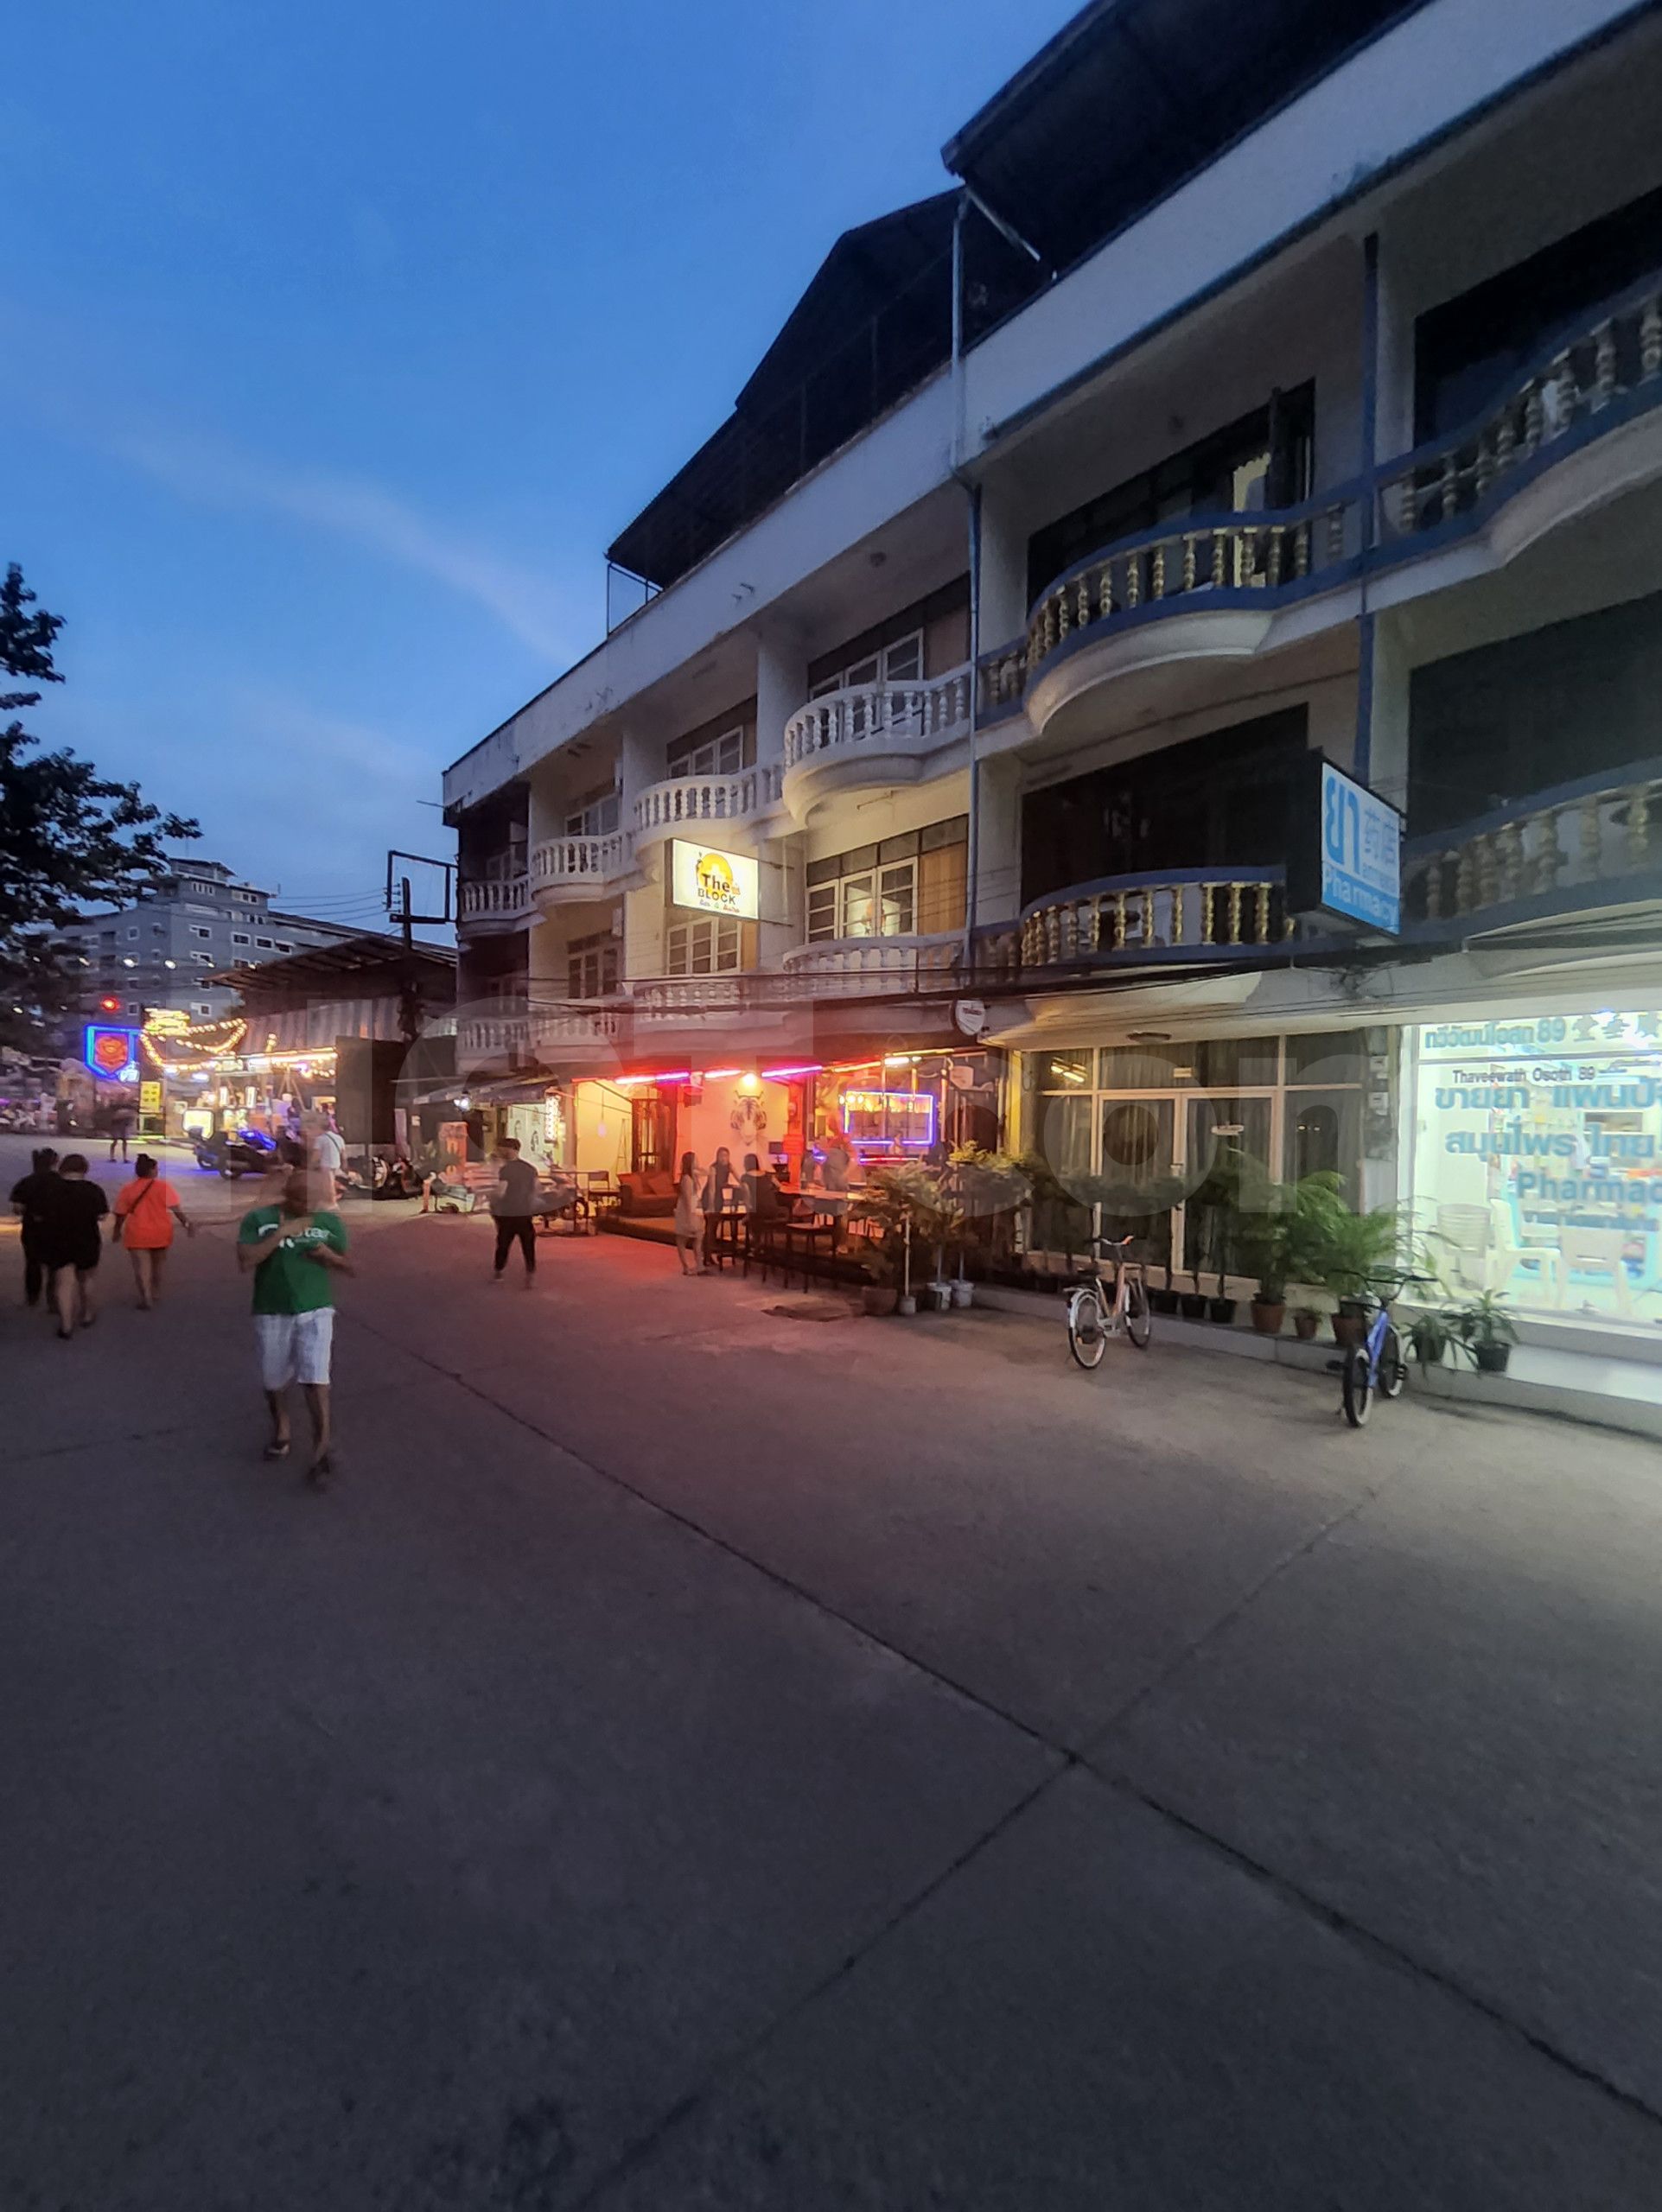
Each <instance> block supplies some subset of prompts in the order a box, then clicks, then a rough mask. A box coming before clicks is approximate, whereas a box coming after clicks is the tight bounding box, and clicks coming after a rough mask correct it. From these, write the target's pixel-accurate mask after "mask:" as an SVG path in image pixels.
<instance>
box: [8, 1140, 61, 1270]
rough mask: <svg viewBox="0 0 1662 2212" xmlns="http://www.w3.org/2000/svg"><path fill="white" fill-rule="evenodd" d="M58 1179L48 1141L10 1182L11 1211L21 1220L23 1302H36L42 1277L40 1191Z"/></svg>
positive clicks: (55, 1162) (55, 1161)
mask: <svg viewBox="0 0 1662 2212" xmlns="http://www.w3.org/2000/svg"><path fill="white" fill-rule="evenodd" d="M57 1179H58V1155H57V1154H56V1153H55V1152H54V1149H53V1148H52V1147H51V1146H50V1145H49V1144H43V1145H41V1147H40V1149H39V1150H38V1151H37V1152H35V1153H34V1154H31V1155H30V1167H29V1173H28V1174H27V1175H25V1176H24V1177H23V1178H22V1180H21V1181H19V1182H16V1183H14V1184H13V1185H12V1186H11V1203H12V1208H13V1211H15V1212H16V1213H19V1214H21V1215H22V1222H23V1303H24V1304H25V1305H26V1306H38V1305H39V1304H40V1302H41V1285H42V1284H43V1283H44V1282H45V1281H46V1262H44V1261H43V1260H42V1259H41V1211H40V1195H41V1191H42V1190H43V1189H44V1188H45V1186H46V1185H48V1183H55V1182H56V1181H57Z"/></svg>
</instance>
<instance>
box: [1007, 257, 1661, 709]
mask: <svg viewBox="0 0 1662 2212" xmlns="http://www.w3.org/2000/svg"><path fill="white" fill-rule="evenodd" d="M1659 403H1662V275H1657V276H1652V277H1648V278H1646V281H1645V282H1644V283H1642V284H1640V285H1638V286H1636V287H1634V288H1633V290H1631V291H1630V292H1627V293H1624V294H1623V295H1621V296H1620V297H1619V298H1617V299H1614V300H1612V301H1609V302H1606V303H1605V304H1604V305H1603V306H1602V307H1601V308H1598V309H1596V310H1595V312H1593V313H1592V314H1590V315H1588V316H1587V317H1586V318H1585V319H1584V320H1583V321H1582V324H1581V325H1580V327H1578V328H1577V329H1576V330H1575V331H1573V332H1571V333H1570V334H1560V335H1559V336H1558V337H1557V339H1556V340H1554V342H1553V343H1552V345H1551V346H1549V347H1548V348H1547V349H1545V351H1544V353H1542V355H1541V356H1540V357H1539V358H1538V359H1537V361H1536V362H1535V364H1534V365H1533V366H1532V367H1531V369H1530V370H1528V371H1527V372H1525V373H1523V374H1520V375H1519V376H1518V377H1517V378H1515V379H1514V380H1513V381H1512V382H1511V383H1509V384H1508V385H1506V387H1505V388H1504V389H1503V390H1501V391H1499V392H1498V393H1497V394H1496V396H1495V397H1494V399H1493V401H1492V402H1491V404H1489V405H1488V406H1487V408H1485V409H1484V410H1482V411H1481V413H1480V414H1479V415H1478V416H1476V417H1475V418H1474V420H1473V421H1472V422H1471V423H1468V425H1467V426H1466V428H1465V429H1462V430H1461V431H1459V432H1456V433H1455V435H1452V436H1449V437H1445V438H1442V439H1438V440H1434V441H1432V442H1430V443H1428V444H1426V445H1424V446H1422V447H1419V448H1416V449H1415V450H1414V451H1413V452H1411V453H1408V454H1402V455H1400V456H1399V457H1398V459H1396V460H1394V461H1387V462H1386V463H1385V464H1384V465H1383V466H1382V467H1379V468H1377V469H1375V470H1373V471H1372V474H1369V475H1368V476H1367V477H1366V478H1364V479H1360V480H1358V481H1357V482H1356V483H1354V484H1351V485H1347V486H1337V487H1335V488H1334V490H1333V491H1332V492H1330V493H1325V494H1323V495H1321V497H1319V498H1318V499H1315V500H1313V501H1310V502H1308V503H1307V504H1305V505H1302V506H1299V507H1292V508H1287V509H1284V510H1275V511H1271V512H1267V513H1263V514H1232V515H1213V516H1191V517H1189V518H1186V519H1185V520H1184V521H1183V522H1181V523H1180V524H1162V525H1161V526H1160V527H1158V528H1157V529H1156V530H1153V531H1143V532H1142V533H1140V534H1139V535H1137V536H1135V537H1126V538H1124V539H1121V540H1119V541H1118V542H1117V543H1114V544H1112V545H1109V546H1105V548H1104V549H1103V550H1101V551H1100V552H1098V553H1097V554H1094V555H1093V556H1092V557H1091V558H1090V559H1089V560H1088V561H1084V562H1081V563H1079V565H1078V567H1076V568H1073V569H1069V570H1068V571H1067V574H1066V575H1061V576H1059V577H1058V578H1057V579H1056V581H1055V582H1054V583H1053V584H1051V585H1050V586H1049V587H1048V588H1047V589H1046V590H1045V591H1044V592H1043V593H1042V594H1041V596H1040V598H1039V600H1038V601H1037V602H1036V603H1035V606H1034V607H1033V610H1032V612H1031V613H1030V614H1029V616H1028V625H1027V629H1026V631H1025V632H1024V634H1023V635H1022V637H1020V638H1018V639H1015V640H1014V641H1013V642H1012V643H1011V644H1009V645H1003V646H1000V647H999V648H997V650H996V651H995V652H990V653H986V654H984V655H983V656H982V658H981V660H980V662H979V664H978V665H977V684H978V687H979V689H978V702H977V715H978V719H979V720H980V721H982V722H984V723H996V722H997V721H1000V720H1002V719H1003V718H1004V717H1006V716H1009V715H1015V714H1017V713H1025V715H1026V716H1027V719H1028V722H1029V723H1030V724H1031V726H1032V728H1034V729H1035V731H1042V730H1043V729H1044V728H1046V726H1047V724H1048V722H1049V721H1051V720H1052V718H1053V717H1054V715H1057V713H1058V712H1059V711H1060V710H1061V709H1064V708H1066V707H1067V706H1069V705H1070V704H1071V703H1072V702H1073V701H1074V700H1076V699H1078V698H1079V697H1081V696H1083V695H1085V694H1086V693H1087V692H1089V691H1092V690H1094V689H1096V688H1097V687H1098V685H1100V684H1103V683H1110V682H1112V681H1114V680H1116V679H1118V678H1119V677H1124V676H1126V675H1129V674H1131V673H1133V672H1135V671H1138V670H1141V669H1145V668H1149V667H1153V666H1158V665H1160V664H1168V663H1171V662H1175V661H1184V660H1188V661H1193V660H1201V659H1207V658H1227V659H1240V658H1247V657H1250V656H1251V655H1254V654H1261V653H1264V652H1270V651H1272V650H1275V649H1276V648H1277V646H1279V645H1283V644H1287V643H1290V642H1292V640H1293V639H1294V638H1295V637H1296V636H1298V635H1302V634H1307V633H1308V632H1310V631H1311V630H1313V629H1315V628H1319V627H1324V626H1330V625H1331V624H1332V623H1334V622H1340V621H1347V620H1351V619H1353V616H1354V614H1355V613H1356V600H1355V595H1354V593H1353V592H1347V590H1346V589H1345V587H1347V586H1353V585H1354V584H1355V583H1356V582H1358V581H1359V579H1360V578H1361V577H1362V576H1363V575H1369V576H1378V577H1379V579H1380V582H1381V587H1382V588H1381V591H1380V593H1379V601H1380V603H1387V602H1388V601H1389V600H1391V599H1401V598H1406V597H1410V596H1412V595H1413V594H1414V593H1416V592H1417V591H1423V590H1430V589H1435V588H1438V587H1439V586H1440V585H1441V584H1442V583H1445V582H1457V581H1459V580H1461V577H1462V576H1464V575H1472V574H1478V573H1481V572H1482V571H1484V570H1486V569H1494V568H1497V567H1500V566H1503V565H1504V564H1505V563H1506V562H1508V561H1511V560H1513V559H1515V558H1516V557H1517V556H1518V555H1519V553H1521V552H1523V551H1524V550H1526V549H1527V547H1529V546H1530V545H1531V544H1533V543H1536V542H1537V541H1538V539H1539V538H1540V537H1543V536H1544V534H1545V533H1546V532H1547V531H1550V530H1552V529H1554V528H1556V527H1557V526H1558V525H1559V524H1563V523H1566V522H1569V521H1572V520H1574V519H1575V518H1576V517H1577V516H1579V515H1581V514H1583V513H1585V512H1587V511H1588V510H1589V508H1591V507H1594V506H1596V505H1602V504H1603V503H1604V502H1606V501H1608V500H1609V499H1614V498H1615V497H1617V496H1618V495H1619V494H1620V493H1622V492H1624V491H1627V490H1629V489H1631V488H1632V487H1633V486H1635V485H1638V484H1640V483H1644V482H1647V481H1650V480H1653V479H1654V478H1655V477H1657V476H1659V475H1662V413H1659ZM1444 551H1448V552H1450V553H1452V554H1454V555H1455V556H1456V558H1455V562H1454V563H1453V565H1451V566H1449V567H1448V568H1446V569H1440V568H1439V567H1438V566H1437V564H1436V563H1434V562H1432V561H1430V557H1429V556H1434V555H1436V554H1438V553H1440V552H1444ZM1417 564H1424V565H1421V566H1418V567H1417V574H1415V575H1411V576H1410V575H1409V574H1408V573H1407V571H1409V570H1410V569H1412V568H1415V567H1416V566H1417ZM1393 572H1402V573H1401V575H1400V577H1398V575H1396V574H1393ZM1387 579H1389V582H1388V585H1387V583H1386V580H1387ZM1324 599H1325V600H1326V601H1328V604H1327V605H1326V606H1325V607H1323V606H1321V605H1315V604H1313V602H1319V601H1323V600H1324Z"/></svg>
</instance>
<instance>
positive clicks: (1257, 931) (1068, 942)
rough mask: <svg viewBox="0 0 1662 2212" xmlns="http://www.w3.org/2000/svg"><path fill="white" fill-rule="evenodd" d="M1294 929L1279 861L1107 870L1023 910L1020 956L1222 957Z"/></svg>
mask: <svg viewBox="0 0 1662 2212" xmlns="http://www.w3.org/2000/svg"><path fill="white" fill-rule="evenodd" d="M1290 934H1291V931H1290V928H1289V924H1288V921H1287V918H1286V915H1285V910H1284V906H1283V897H1282V872H1281V870H1280V869H1279V868H1274V869H1270V868H1265V869H1261V870H1260V869H1243V870H1242V871H1241V872H1240V873H1239V874H1235V875H1231V874H1226V873H1220V872H1217V871H1213V870H1210V869H1204V868H1194V869H1178V870H1174V871H1171V872H1170V873H1168V874H1161V875H1149V876H1130V875H1122V876H1107V877H1104V878H1103V879H1102V880H1100V881H1099V882H1096V883H1086V884H1080V885H1079V886H1077V887H1075V888H1073V889H1070V890H1067V891H1059V892H1057V893H1054V895H1053V896H1052V897H1050V898H1048V899H1036V900H1035V902H1034V904H1033V905H1032V906H1029V907H1028V909H1027V911H1026V912H1025V913H1024V914H1023V915H1022V921H1021V938H1020V957H1021V963H1022V967H1023V968H1065V967H1068V966H1070V965H1072V964H1073V963H1076V962H1084V963H1094V962H1097V961H1111V960H1119V961H1124V962H1126V963H1130V964H1135V963H1137V962H1139V961H1143V960H1147V959H1149V958H1151V957H1153V958H1160V957H1164V956H1169V955H1171V954H1181V956H1183V957H1185V958H1194V959H1219V958H1227V957H1231V956H1232V955H1233V954H1234V953H1235V952H1236V951H1237V950H1238V949H1239V947H1240V946H1243V945H1269V944H1279V943H1280V942H1281V941H1282V940H1283V938H1286V937H1288V936H1289V935H1290Z"/></svg>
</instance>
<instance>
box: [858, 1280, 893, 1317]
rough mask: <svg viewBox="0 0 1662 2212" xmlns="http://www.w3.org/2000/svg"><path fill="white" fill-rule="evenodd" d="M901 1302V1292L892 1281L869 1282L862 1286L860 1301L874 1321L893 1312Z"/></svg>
mask: <svg viewBox="0 0 1662 2212" xmlns="http://www.w3.org/2000/svg"><path fill="white" fill-rule="evenodd" d="M900 1302H901V1294H900V1292H899V1291H898V1290H897V1289H896V1288H895V1285H894V1284H893V1283H892V1282H868V1283H863V1284H862V1285H861V1287H860V1303H861V1305H862V1306H864V1308H865V1310H866V1312H867V1313H869V1314H870V1316H871V1318H872V1319H873V1320H874V1321H877V1320H881V1319H882V1318H883V1316H884V1315H885V1314H888V1313H893V1312H894V1311H895V1307H896V1306H898V1305H899V1304H900Z"/></svg>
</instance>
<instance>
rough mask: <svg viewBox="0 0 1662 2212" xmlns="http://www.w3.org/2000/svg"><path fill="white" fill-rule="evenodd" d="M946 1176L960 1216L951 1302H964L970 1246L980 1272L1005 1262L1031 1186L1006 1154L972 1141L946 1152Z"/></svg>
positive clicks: (970, 1293) (970, 1299)
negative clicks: (949, 1156)
mask: <svg viewBox="0 0 1662 2212" xmlns="http://www.w3.org/2000/svg"><path fill="white" fill-rule="evenodd" d="M946 1181H947V1185H948V1187H949V1188H950V1190H951V1191H952V1196H953V1198H955V1199H956V1201H957V1204H958V1209H959V1211H960V1212H961V1213H962V1214H963V1216H964V1233H963V1235H962V1236H960V1238H959V1240H958V1274H957V1276H956V1277H955V1278H954V1280H953V1283H952V1303H953V1305H954V1306H969V1305H972V1304H973V1303H974V1300H975V1284H974V1282H973V1281H972V1280H971V1276H970V1273H969V1264H968V1263H969V1258H970V1254H971V1248H972V1247H973V1248H974V1249H975V1250H976V1254H977V1259H978V1261H979V1262H980V1265H981V1268H982V1270H983V1271H985V1270H986V1269H988V1268H995V1267H999V1266H1007V1265H1008V1264H1009V1259H1010V1257H1011V1254H1012V1251H1013V1248H1014V1246H1015V1243H1016V1235H1015V1230H1016V1218H1017V1217H1018V1215H1019V1214H1020V1212H1021V1210H1022V1206H1023V1205H1025V1204H1026V1203H1027V1201H1028V1196H1029V1194H1030V1192H1031V1189H1032V1185H1031V1183H1030V1181H1029V1179H1028V1176H1027V1174H1026V1173H1024V1172H1023V1170H1022V1165H1021V1163H1020V1161H1019V1160H1016V1159H1015V1158H1014V1156H1013V1155H1012V1154H1009V1153H1008V1152H988V1151H986V1150H984V1148H983V1147H981V1146H980V1145H974V1144H965V1145H959V1146H958V1149H957V1150H956V1151H955V1152H954V1153H953V1154H952V1160H951V1163H950V1166H948V1169H947V1174H946Z"/></svg>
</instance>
